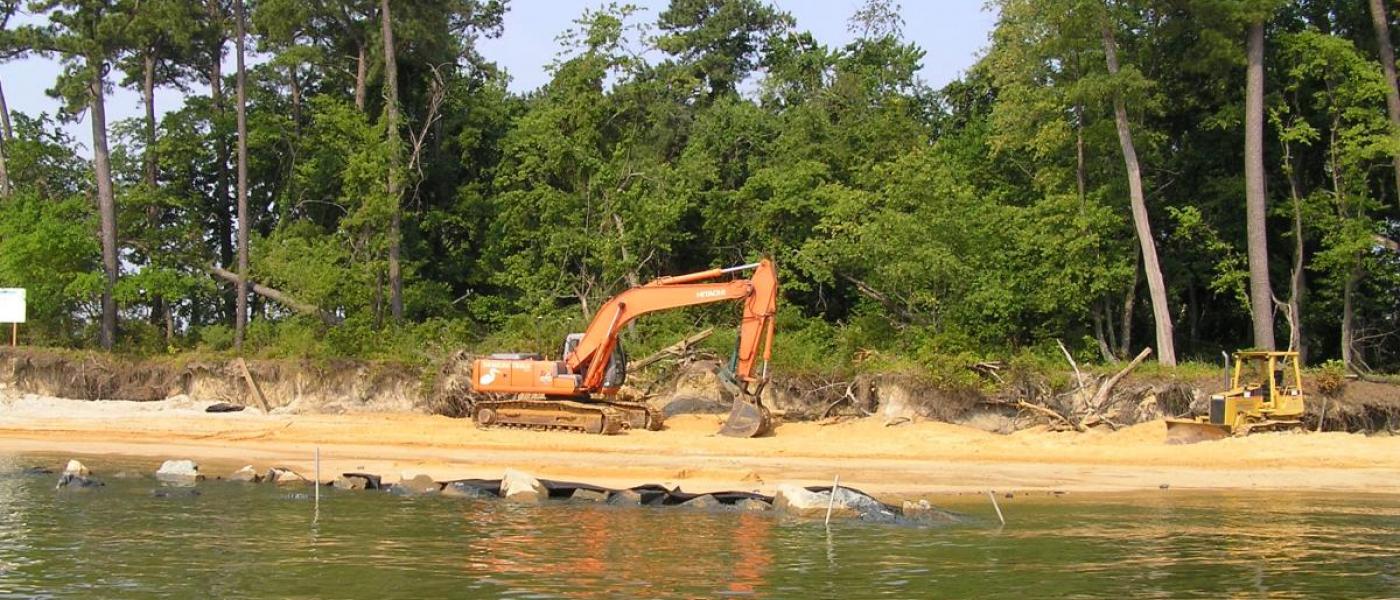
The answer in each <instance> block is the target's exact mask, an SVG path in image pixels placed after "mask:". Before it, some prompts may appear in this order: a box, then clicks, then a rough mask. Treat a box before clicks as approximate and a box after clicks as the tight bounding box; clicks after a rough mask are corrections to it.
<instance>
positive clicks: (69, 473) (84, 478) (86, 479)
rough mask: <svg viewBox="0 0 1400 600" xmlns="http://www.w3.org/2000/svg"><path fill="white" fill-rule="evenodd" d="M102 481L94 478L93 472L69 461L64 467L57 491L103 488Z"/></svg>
mask: <svg viewBox="0 0 1400 600" xmlns="http://www.w3.org/2000/svg"><path fill="white" fill-rule="evenodd" d="M103 485H105V484H103V483H102V481H101V480H99V479H97V478H95V477H93V476H92V470H90V469H88V468H87V465H84V464H83V463H81V462H78V461H76V460H70V461H68V464H67V465H65V466H64V467H63V474H62V475H60V476H59V478H58V485H57V486H55V488H57V489H91V488H99V487H102V486H103Z"/></svg>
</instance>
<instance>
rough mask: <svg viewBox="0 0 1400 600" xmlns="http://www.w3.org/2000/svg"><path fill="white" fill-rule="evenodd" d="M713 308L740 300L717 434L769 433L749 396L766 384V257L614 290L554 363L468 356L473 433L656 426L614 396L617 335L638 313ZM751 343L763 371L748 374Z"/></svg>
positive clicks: (620, 367)
mask: <svg viewBox="0 0 1400 600" xmlns="http://www.w3.org/2000/svg"><path fill="white" fill-rule="evenodd" d="M748 270H753V274H752V276H751V277H749V278H748V279H737V278H736V279H731V280H728V281H714V280H716V279H720V278H721V277H724V276H725V275H728V274H731V273H739V272H743V271H748ZM716 302H743V303H744V316H743V320H742V321H741V322H740V325H739V347H738V351H737V355H736V357H735V358H736V361H735V369H734V376H735V379H736V383H738V386H739V392H740V393H739V395H738V396H737V397H736V398H735V400H734V406H733V408H731V410H730V412H729V418H728V419H727V420H726V421H725V424H724V427H723V428H722V429H721V430H720V433H721V434H723V435H728V436H733V437H754V436H758V435H763V434H764V433H766V432H768V431H769V430H771V428H772V417H771V415H770V414H769V412H768V410H767V409H765V408H764V407H763V405H762V403H761V402H760V401H759V396H760V394H761V392H762V390H763V386H764V385H766V384H767V382H768V360H769V358H770V356H771V355H772V352H773V318H774V315H775V314H776V312H777V307H778V277H777V273H776V271H775V269H774V267H773V263H772V261H770V260H767V259H764V260H762V261H759V262H756V263H753V264H747V265H740V266H737V267H729V268H723V269H710V270H708V271H701V272H698V273H691V274H688V275H676V276H672V277H662V278H659V279H656V280H653V281H651V282H649V283H647V284H645V285H641V286H638V287H635V288H632V289H630V290H627V291H625V292H622V293H621V294H618V295H617V296H615V297H613V298H612V299H610V300H608V301H607V302H606V303H604V304H603V306H602V307H601V308H599V309H598V312H597V313H595V314H594V315H593V320H592V321H591V322H590V323H589V325H588V329H587V330H586V331H584V332H583V333H572V334H569V335H568V336H567V337H565V339H564V347H563V353H562V360H546V359H544V357H542V356H540V355H538V354H493V355H491V356H488V357H486V358H480V359H477V360H476V361H474V362H473V363H472V389H473V390H474V391H475V392H476V393H477V395H478V400H477V401H476V402H475V403H474V404H473V407H472V418H473V419H474V420H475V421H476V423H477V425H478V426H481V427H521V428H527V429H563V430H574V431H582V432H586V433H601V434H614V433H619V432H621V431H623V430H626V429H650V430H657V429H660V428H661V422H662V415H661V413H659V412H657V411H656V410H655V409H652V408H650V407H649V406H647V405H646V404H645V403H641V402H624V401H621V400H618V399H616V398H615V396H616V394H617V391H618V389H619V388H620V387H622V383H623V381H624V380H625V379H626V377H627V356H626V353H624V352H623V351H622V347H621V345H620V343H619V340H618V334H619V332H621V331H622V328H623V327H625V326H626V325H627V324H628V323H630V322H632V320H633V319H636V318H637V317H640V316H642V315H644V314H647V313H652V312H657V311H663V310H671V309H676V308H684V307H687V306H696V305H700V304H712V303H716ZM760 345H761V346H762V350H763V356H762V359H763V365H762V368H761V369H758V368H757V366H758V362H759V346H760ZM755 370H758V374H757V375H755Z"/></svg>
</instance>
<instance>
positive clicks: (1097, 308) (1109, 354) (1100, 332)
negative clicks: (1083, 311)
mask: <svg viewBox="0 0 1400 600" xmlns="http://www.w3.org/2000/svg"><path fill="white" fill-rule="evenodd" d="M1091 314H1092V316H1093V320H1094V341H1095V342H1097V343H1098V347H1099V356H1102V357H1103V359H1104V361H1106V362H1118V357H1117V356H1114V355H1113V346H1110V345H1109V341H1108V338H1107V337H1106V336H1105V334H1104V331H1105V330H1104V322H1103V321H1104V308H1103V303H1102V302H1095V303H1094V306H1093V309H1092V311H1091Z"/></svg>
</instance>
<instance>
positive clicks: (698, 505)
mask: <svg viewBox="0 0 1400 600" xmlns="http://www.w3.org/2000/svg"><path fill="white" fill-rule="evenodd" d="M723 506H724V505H723V504H720V501H719V500H718V499H716V498H715V497H714V495H713V494H705V495H703V496H696V497H694V498H691V499H689V500H686V501H685V502H682V503H681V508H691V509H696V510H719V509H720V508H722V507H723Z"/></svg>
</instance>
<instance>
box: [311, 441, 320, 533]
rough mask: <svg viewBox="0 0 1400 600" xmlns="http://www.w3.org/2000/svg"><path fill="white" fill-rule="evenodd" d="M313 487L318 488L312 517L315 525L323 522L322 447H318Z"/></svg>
mask: <svg viewBox="0 0 1400 600" xmlns="http://www.w3.org/2000/svg"><path fill="white" fill-rule="evenodd" d="M312 486H314V487H315V488H316V492H315V494H316V500H315V504H314V506H315V514H314V515H312V516H311V522H312V523H315V522H317V521H320V520H321V447H320V446H317V447H316V480H315V481H313V482H312Z"/></svg>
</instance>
